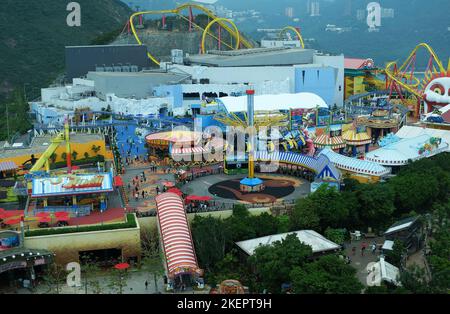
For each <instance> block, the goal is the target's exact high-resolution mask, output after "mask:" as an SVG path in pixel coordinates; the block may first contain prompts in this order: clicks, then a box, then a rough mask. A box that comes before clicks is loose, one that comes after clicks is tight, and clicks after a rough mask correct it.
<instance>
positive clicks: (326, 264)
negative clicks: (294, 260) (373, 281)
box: [290, 255, 363, 294]
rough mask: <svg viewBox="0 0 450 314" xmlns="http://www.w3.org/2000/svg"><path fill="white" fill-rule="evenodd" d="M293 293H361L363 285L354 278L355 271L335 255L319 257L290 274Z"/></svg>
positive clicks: (295, 268) (296, 268)
mask: <svg viewBox="0 0 450 314" xmlns="http://www.w3.org/2000/svg"><path fill="white" fill-rule="evenodd" d="M290 278H291V281H292V287H293V291H294V292H295V293H314V294H325V293H347V294H356V293H358V294H359V293H361V290H362V288H363V285H362V284H361V283H360V282H359V280H358V278H357V277H356V269H354V268H353V267H352V266H350V265H347V264H346V263H345V262H344V261H343V260H341V259H340V258H339V257H337V256H335V255H326V256H321V257H319V258H318V259H317V260H316V261H314V262H311V263H307V264H305V265H303V266H302V267H294V269H293V270H292V271H291V273H290Z"/></svg>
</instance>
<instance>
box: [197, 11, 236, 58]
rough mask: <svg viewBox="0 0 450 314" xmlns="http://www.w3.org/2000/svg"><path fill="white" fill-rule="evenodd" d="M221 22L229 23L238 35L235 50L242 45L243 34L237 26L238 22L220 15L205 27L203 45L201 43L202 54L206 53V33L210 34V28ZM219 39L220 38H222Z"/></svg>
mask: <svg viewBox="0 0 450 314" xmlns="http://www.w3.org/2000/svg"><path fill="white" fill-rule="evenodd" d="M219 22H226V23H229V24H230V25H231V26H232V27H233V28H234V34H235V35H236V36H235V37H236V47H235V48H234V49H235V50H238V49H239V47H240V45H241V36H240V34H239V29H238V28H237V26H236V24H234V22H233V21H232V20H230V19H226V18H223V17H218V18H215V19H214V20H212V21H211V22H209V23H208V25H207V26H206V27H205V30H204V31H203V36H202V45H201V51H202V54H204V53H206V48H205V41H206V35H208V34H209V29H210V28H211V26H213V25H214V24H215V23H219ZM218 40H220V38H219V39H218Z"/></svg>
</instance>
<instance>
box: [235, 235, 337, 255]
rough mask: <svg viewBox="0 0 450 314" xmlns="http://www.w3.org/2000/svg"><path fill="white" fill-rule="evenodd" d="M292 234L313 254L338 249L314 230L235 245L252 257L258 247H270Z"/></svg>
mask: <svg viewBox="0 0 450 314" xmlns="http://www.w3.org/2000/svg"><path fill="white" fill-rule="evenodd" d="M292 233H293V234H295V235H296V236H297V238H298V239H299V240H300V242H302V243H304V244H306V245H309V246H310V247H311V248H312V251H313V253H320V252H327V251H335V250H338V249H339V248H340V246H339V245H338V244H336V243H334V242H332V241H330V240H328V239H327V238H325V237H324V236H322V235H321V234H319V233H317V232H315V231H314V230H299V231H292V232H287V233H280V234H274V235H270V236H266V237H261V238H256V239H250V240H246V241H240V242H236V245H237V246H239V247H240V248H241V249H242V250H243V251H244V252H245V253H247V254H248V255H253V253H254V252H255V250H256V248H258V247H259V246H260V245H271V244H273V243H274V242H276V241H282V240H284V239H285V238H286V236H287V235H288V234H292Z"/></svg>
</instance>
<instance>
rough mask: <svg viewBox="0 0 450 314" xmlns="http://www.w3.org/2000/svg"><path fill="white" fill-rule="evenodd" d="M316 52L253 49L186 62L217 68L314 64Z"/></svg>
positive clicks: (223, 52) (306, 50) (200, 57)
mask: <svg viewBox="0 0 450 314" xmlns="http://www.w3.org/2000/svg"><path fill="white" fill-rule="evenodd" d="M313 56H314V50H312V49H302V48H253V49H241V50H233V51H216V50H214V51H209V52H208V53H207V54H202V55H192V56H189V57H187V58H186V59H185V60H186V62H187V63H188V64H189V63H190V64H200V65H206V66H216V67H242V66H271V65H278V66H281V65H295V64H311V63H313Z"/></svg>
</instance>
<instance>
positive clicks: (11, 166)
mask: <svg viewBox="0 0 450 314" xmlns="http://www.w3.org/2000/svg"><path fill="white" fill-rule="evenodd" d="M17 169H18V167H17V165H16V163H15V162H14V161H3V162H0V172H1V171H11V170H17Z"/></svg>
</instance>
